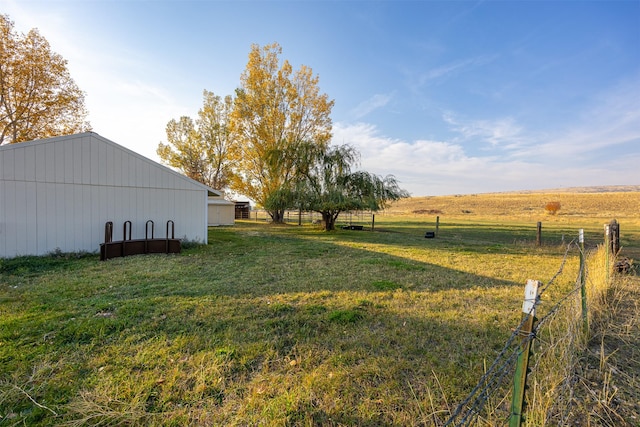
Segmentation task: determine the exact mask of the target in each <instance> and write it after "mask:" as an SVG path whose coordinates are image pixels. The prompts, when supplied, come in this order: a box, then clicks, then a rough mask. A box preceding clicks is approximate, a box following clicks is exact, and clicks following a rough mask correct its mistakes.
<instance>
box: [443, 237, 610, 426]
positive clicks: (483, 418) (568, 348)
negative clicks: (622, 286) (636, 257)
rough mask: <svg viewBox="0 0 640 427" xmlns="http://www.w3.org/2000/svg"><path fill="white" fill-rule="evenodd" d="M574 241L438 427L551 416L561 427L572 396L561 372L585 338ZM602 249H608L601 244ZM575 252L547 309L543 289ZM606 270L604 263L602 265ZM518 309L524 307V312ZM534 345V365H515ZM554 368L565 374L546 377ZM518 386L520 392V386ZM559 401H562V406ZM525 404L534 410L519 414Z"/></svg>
mask: <svg viewBox="0 0 640 427" xmlns="http://www.w3.org/2000/svg"><path fill="white" fill-rule="evenodd" d="M581 236H582V233H581ZM579 243H582V242H578V243H577V242H576V241H575V240H573V241H571V242H570V243H569V244H568V245H567V246H566V250H565V253H564V257H563V259H562V262H561V264H560V267H559V268H558V270H557V272H556V273H555V274H554V275H553V277H552V278H551V279H550V280H549V281H548V282H547V283H546V284H542V283H540V282H538V285H537V290H536V291H537V294H536V295H535V297H534V299H535V300H534V301H529V303H530V304H527V297H525V301H524V304H523V313H522V320H521V321H520V324H518V325H517V327H516V328H515V329H514V330H513V332H512V334H511V336H510V337H509V338H508V339H507V341H506V343H505V345H504V347H503V348H502V349H501V350H500V352H499V353H498V355H497V357H496V358H495V360H494V361H493V363H492V364H491V366H490V367H489V368H488V369H487V370H486V372H485V373H484V375H482V377H481V378H480V379H479V381H478V383H477V385H476V386H475V387H474V388H473V389H472V390H471V392H470V393H469V395H468V396H467V397H466V398H465V399H464V400H463V401H461V402H460V403H459V404H458V406H457V407H456V409H455V410H454V411H453V412H452V413H451V415H450V417H449V418H448V419H447V420H446V421H445V422H444V424H442V425H443V426H444V427H448V426H451V427H453V426H455V427H461V426H470V425H487V426H489V425H491V426H493V425H507V424H508V425H509V426H510V427H516V426H520V425H523V424H526V425H532V426H533V425H546V424H547V423H548V422H549V421H550V418H551V417H554V422H555V423H557V424H558V425H566V423H567V421H568V416H569V410H568V407H569V405H568V404H567V403H568V402H570V401H571V400H572V398H573V395H572V390H573V387H572V384H571V381H572V378H571V377H572V376H571V375H567V374H566V370H570V369H572V368H573V366H574V364H575V363H577V351H579V350H577V349H580V348H581V346H583V344H584V343H585V342H586V339H587V337H586V334H585V332H587V331H586V330H585V329H584V328H583V327H581V326H583V320H585V319H586V318H585V316H586V313H585V312H583V311H581V310H580V307H579V306H580V304H579V297H578V295H580V294H581V292H582V294H583V295H584V287H585V279H587V280H589V279H588V278H589V276H590V275H589V269H588V267H587V263H586V262H584V261H583V260H584V259H586V255H587V254H586V253H585V250H584V245H583V244H579ZM603 249H604V250H608V248H607V247H604V248H603ZM576 251H577V253H578V255H579V256H580V260H581V262H580V269H579V271H578V276H577V277H576V279H575V285H574V286H572V287H571V289H569V290H568V291H566V292H565V293H564V295H562V296H561V297H560V298H559V299H558V300H557V301H555V302H553V303H552V305H550V306H548V308H547V307H546V306H547V305H549V302H547V301H546V295H547V294H548V293H549V292H548V291H549V290H550V289H553V288H554V286H555V285H556V284H557V282H558V278H559V277H561V276H562V275H563V273H564V270H565V265H566V263H567V259H568V258H569V255H570V254H572V253H575V252H576ZM607 260H608V257H607ZM606 268H609V266H608V265H607V267H606ZM525 292H526V291H525ZM543 297H545V298H543ZM524 307H528V308H527V310H526V311H525V309H524ZM537 307H543V308H544V310H539V311H541V312H542V311H543V312H544V314H541V315H540V317H539V318H538V317H536V314H537V313H536V308H537ZM583 310H584V308H583ZM556 320H557V321H556ZM527 323H529V324H530V330H528V329H527V328H526V327H525V326H526V325H527ZM534 343H535V344H536V347H535V350H533V351H532V353H533V354H534V355H535V358H534V363H533V364H532V365H527V366H524V367H520V366H518V364H519V360H520V358H521V356H522V355H523V352H524V351H526V352H529V348H531V346H532V345H533V344H534ZM527 359H528V355H527ZM527 363H528V362H527ZM559 366H561V367H562V369H564V370H565V373H564V374H563V375H559V376H558V377H557V378H553V379H550V378H549V377H548V372H549V370H550V369H556V371H557V370H558V367H559ZM518 369H524V374H523V375H524V381H525V383H526V385H527V387H526V389H527V394H528V395H527V398H526V399H524V396H522V397H523V401H522V402H519V404H520V406H518V402H515V395H516V394H517V390H516V389H517V387H518V386H517V374H518V372H517V371H518ZM510 386H511V387H510ZM522 388H523V390H524V384H522ZM509 395H511V398H512V402H511V405H508V403H507V402H508V401H509ZM496 396H497V398H496ZM493 399H496V402H498V403H497V406H495V405H491V403H492V401H493ZM542 400H545V401H546V402H542ZM559 401H561V402H564V403H565V405H562V404H561V402H559ZM527 402H535V404H536V406H539V407H537V408H535V411H533V408H531V409H532V410H531V411H529V410H524V414H523V413H522V412H523V411H522V409H523V406H524V407H527V405H526V403H527ZM525 420H526V421H525Z"/></svg>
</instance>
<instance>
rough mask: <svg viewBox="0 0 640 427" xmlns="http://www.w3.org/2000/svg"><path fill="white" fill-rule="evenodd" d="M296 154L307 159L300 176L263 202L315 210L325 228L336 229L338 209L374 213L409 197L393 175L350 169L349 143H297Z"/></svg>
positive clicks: (356, 157)
mask: <svg viewBox="0 0 640 427" xmlns="http://www.w3.org/2000/svg"><path fill="white" fill-rule="evenodd" d="M298 157H299V158H305V159H306V161H305V162H304V164H305V165H306V166H305V168H304V169H301V170H299V173H300V179H299V180H298V181H296V182H295V183H294V184H293V185H291V186H288V187H281V188H279V189H278V190H277V191H275V192H273V193H272V194H271V195H270V197H269V198H268V199H267V202H266V205H267V206H270V207H272V208H273V207H275V206H280V207H282V206H286V207H288V208H299V209H302V210H309V211H314V212H318V213H319V214H320V215H322V223H323V225H324V228H325V230H327V231H331V230H334V229H335V223H336V219H337V218H338V215H340V213H341V212H345V211H351V210H370V211H374V212H375V211H378V210H380V209H382V208H384V207H385V206H386V205H387V203H388V202H391V201H394V200H399V199H401V198H405V197H409V193H408V192H407V191H406V190H403V189H402V188H400V186H399V184H398V181H397V180H396V178H395V177H394V176H393V175H387V176H386V177H380V176H378V175H375V174H372V173H370V172H366V171H353V170H352V168H353V167H354V166H355V165H356V164H357V162H358V160H359V154H358V152H357V151H356V150H355V149H354V148H353V147H351V146H349V145H341V146H336V147H332V148H329V149H326V150H324V149H317V148H314V146H313V145H310V144H306V145H305V144H300V146H299V152H298Z"/></svg>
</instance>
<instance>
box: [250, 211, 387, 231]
mask: <svg viewBox="0 0 640 427" xmlns="http://www.w3.org/2000/svg"><path fill="white" fill-rule="evenodd" d="M374 218H375V216H374V213H373V212H371V211H345V212H341V213H340V215H338V218H337V219H336V226H347V225H348V226H351V225H358V226H362V227H369V228H371V227H373V223H374ZM248 219H249V220H252V221H258V222H271V221H272V219H271V216H270V215H269V213H268V212H267V211H266V210H263V209H254V210H252V211H251V213H250V215H249V218H248ZM284 222H285V223H287V224H320V223H321V222H322V215H321V214H319V213H318V212H313V211H297V210H287V211H285V212H284Z"/></svg>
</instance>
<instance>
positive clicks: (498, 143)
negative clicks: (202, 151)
mask: <svg viewBox="0 0 640 427" xmlns="http://www.w3.org/2000/svg"><path fill="white" fill-rule="evenodd" d="M0 13H6V14H8V15H9V16H10V18H11V19H12V20H13V21H14V22H15V25H16V30H18V31H20V32H26V31H28V30H29V29H31V28H34V27H37V28H38V29H39V31H40V33H41V34H42V35H43V36H44V37H45V38H46V39H47V40H48V41H49V42H50V44H51V46H52V49H53V50H54V51H56V52H58V53H60V54H61V55H62V56H63V57H64V58H65V59H67V60H68V67H69V70H70V72H71V75H72V77H73V78H74V79H75V80H76V82H77V83H78V85H79V86H80V88H81V89H82V90H84V91H85V92H86V94H87V107H88V109H89V113H90V116H89V120H90V121H91V124H92V126H93V129H94V131H95V132H97V133H99V134H100V135H102V136H104V137H106V138H108V139H111V140H113V141H115V142H117V143H119V144H122V145H124V146H126V147H128V148H131V149H132V150H134V151H136V152H138V153H140V154H142V155H145V156H147V157H149V158H152V159H154V160H158V158H157V156H156V154H155V150H156V148H157V146H158V143H159V142H163V141H164V140H165V126H166V124H167V122H168V121H169V120H171V119H174V118H175V119H177V118H179V117H180V116H183V115H187V116H191V117H195V116H196V114H197V111H198V109H199V108H200V107H201V105H202V91H203V89H207V90H210V91H213V92H214V93H216V94H218V95H222V96H224V95H228V94H233V92H234V89H235V88H236V87H237V86H238V85H239V80H240V74H241V73H242V72H243V71H244V69H245V67H246V63H247V57H248V53H249V50H250V48H251V45H252V44H253V43H257V44H259V45H265V44H269V43H272V42H277V43H279V44H280V45H281V46H282V49H283V54H282V57H281V58H282V59H287V60H288V61H289V62H291V63H292V65H293V66H294V67H295V68H298V67H299V66H300V65H301V64H304V65H307V66H309V67H311V68H312V69H313V72H314V74H317V75H318V76H319V78H320V82H319V86H320V89H321V91H322V92H324V93H326V94H328V96H329V97H330V98H331V99H334V100H335V106H334V108H333V112H332V119H333V125H334V127H333V134H334V142H335V143H337V144H342V143H349V144H352V145H354V146H355V147H356V148H357V149H358V150H359V151H360V152H361V155H362V159H361V168H362V169H366V170H368V171H370V172H374V173H377V174H379V175H387V174H393V175H395V176H396V178H398V180H399V181H400V182H401V185H402V186H403V187H404V188H406V189H407V190H409V191H410V192H411V193H412V195H414V196H426V195H444V194H470V193H485V192H502V191H514V190H540V189H549V188H562V187H573V186H589V185H624V184H634V185H637V184H640V0H630V1H624V0H618V1H616V0H607V1H586V2H583V1H575V0H567V1H551V0H549V1H515V0H513V1H491V0H488V1H427V0H423V1H375V2H374V1H365V0H351V1H296V2H292V1H267V0H265V1H206V0H200V1H159V0H156V1H141V0H130V1H113V0H110V1H107V0H66V1H62V0H48V1H32V0H18V1H14V0H0Z"/></svg>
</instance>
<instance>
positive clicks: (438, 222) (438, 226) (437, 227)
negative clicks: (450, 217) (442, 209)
mask: <svg viewBox="0 0 640 427" xmlns="http://www.w3.org/2000/svg"><path fill="white" fill-rule="evenodd" d="M439 230H440V216H439V215H438V216H437V217H436V236H435V237H438V231H439Z"/></svg>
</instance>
